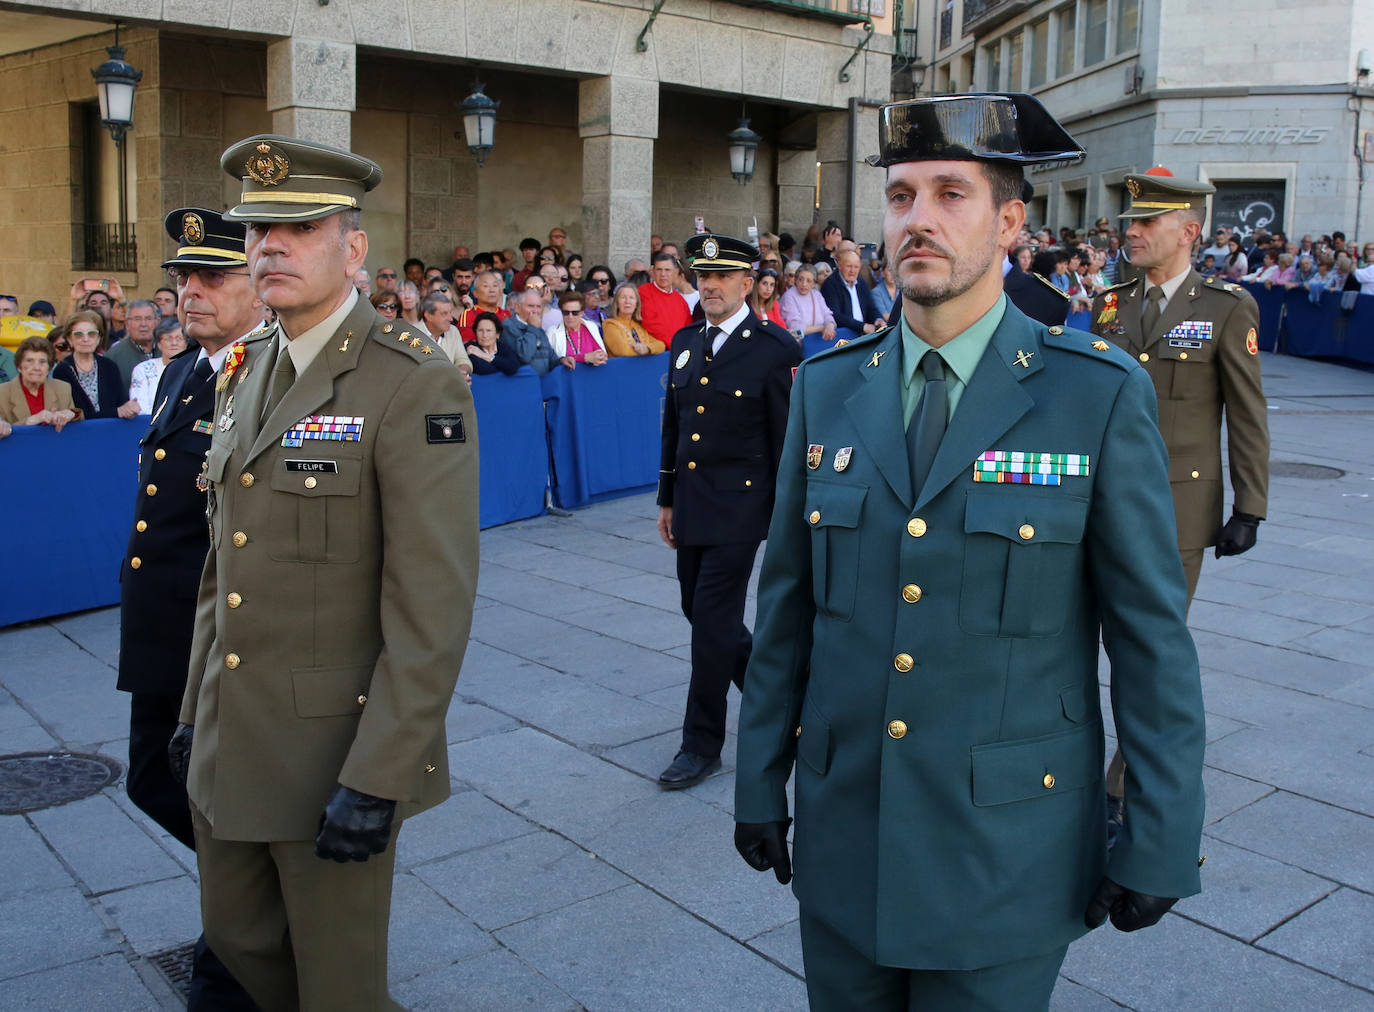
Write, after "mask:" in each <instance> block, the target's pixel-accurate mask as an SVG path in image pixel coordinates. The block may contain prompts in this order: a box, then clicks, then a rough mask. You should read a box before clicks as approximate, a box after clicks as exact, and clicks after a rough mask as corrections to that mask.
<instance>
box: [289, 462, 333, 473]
mask: <svg viewBox="0 0 1374 1012" xmlns="http://www.w3.org/2000/svg"><path fill="white" fill-rule="evenodd" d="M286 469H287V470H288V471H309V472H311V473H312V474H338V473H339V462H338V461H337V460H288V461H286Z"/></svg>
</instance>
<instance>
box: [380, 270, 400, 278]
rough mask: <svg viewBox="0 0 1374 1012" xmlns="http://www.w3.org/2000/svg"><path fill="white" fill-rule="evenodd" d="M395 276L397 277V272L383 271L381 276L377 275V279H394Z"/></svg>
mask: <svg viewBox="0 0 1374 1012" xmlns="http://www.w3.org/2000/svg"><path fill="white" fill-rule="evenodd" d="M395 276H396V272H395V271H382V272H381V273H379V274H378V275H377V277H379V278H394V277H395Z"/></svg>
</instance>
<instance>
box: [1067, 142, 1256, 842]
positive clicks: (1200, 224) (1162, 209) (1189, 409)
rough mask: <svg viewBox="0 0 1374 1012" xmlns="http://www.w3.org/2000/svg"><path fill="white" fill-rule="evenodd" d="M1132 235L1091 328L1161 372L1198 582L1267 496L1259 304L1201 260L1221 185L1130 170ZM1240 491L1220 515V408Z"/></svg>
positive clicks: (1184, 537) (1110, 779)
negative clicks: (1128, 275)
mask: <svg viewBox="0 0 1374 1012" xmlns="http://www.w3.org/2000/svg"><path fill="white" fill-rule="evenodd" d="M1126 190H1127V192H1128V193H1130V195H1131V206H1130V207H1129V208H1128V209H1127V210H1126V211H1125V212H1124V213H1123V214H1122V215H1121V217H1122V218H1124V219H1125V220H1126V221H1127V222H1128V223H1129V225H1128V227H1127V229H1126V243H1127V246H1128V248H1129V250H1130V254H1131V262H1132V264H1134V265H1135V266H1136V267H1137V268H1139V269H1140V273H1143V277H1142V276H1140V273H1138V274H1137V275H1136V277H1135V278H1133V279H1132V280H1128V281H1125V282H1123V283H1121V284H1118V285H1115V286H1113V287H1112V288H1109V289H1107V291H1105V292H1103V293H1102V294H1100V295H1098V296H1097V298H1096V299H1094V300H1093V323H1092V329H1093V333H1095V334H1100V335H1101V336H1103V337H1105V338H1106V339H1107V340H1109V341H1111V342H1112V343H1114V344H1118V345H1120V346H1121V347H1122V348H1124V349H1125V350H1126V351H1127V352H1128V353H1129V354H1130V355H1131V356H1132V357H1134V358H1135V359H1136V360H1137V361H1139V362H1140V363H1141V364H1142V365H1143V366H1144V368H1145V371H1146V372H1147V373H1149V375H1150V378H1151V379H1152V380H1153V381H1154V385H1155V393H1156V394H1157V395H1158V397H1159V430H1160V433H1161V434H1162V435H1163V437H1164V445H1165V446H1166V447H1167V448H1168V450H1169V483H1170V486H1171V488H1172V489H1173V497H1174V513H1175V516H1176V519H1177V524H1178V551H1179V556H1180V557H1181V559H1182V561H1183V571H1184V573H1185V574H1186V576H1187V579H1188V600H1189V601H1190V602H1191V601H1192V598H1193V591H1194V590H1196V589H1197V581H1198V574H1199V573H1200V572H1201V570H1202V553H1203V552H1204V551H1205V550H1206V549H1207V548H1208V547H1210V546H1213V545H1215V546H1216V547H1215V552H1216V557H1217V558H1221V557H1222V556H1223V555H1239V554H1241V553H1242V552H1248V551H1249V550H1250V549H1251V548H1253V547H1254V546H1255V537H1256V530H1257V528H1258V527H1259V524H1260V521H1261V520H1263V519H1264V516H1265V513H1266V511H1267V510H1268V501H1269V418H1268V413H1267V412H1268V405H1267V404H1266V402H1265V399H1264V389H1263V386H1262V384H1261V382H1260V363H1259V343H1258V328H1259V307H1258V306H1257V305H1256V304H1255V300H1254V298H1253V296H1251V295H1250V293H1249V292H1247V291H1246V290H1245V289H1244V288H1242V287H1241V286H1240V285H1236V284H1231V283H1230V282H1227V281H1225V280H1220V279H1217V278H1204V277H1202V275H1200V274H1198V272H1197V271H1195V270H1194V269H1193V266H1192V250H1193V244H1194V243H1195V242H1196V241H1197V239H1198V237H1199V236H1200V235H1201V234H1202V230H1203V228H1204V226H1205V225H1206V223H1207V197H1208V195H1209V194H1211V193H1214V192H1216V188H1215V187H1213V186H1211V185H1210V184H1208V183H1202V182H1199V181H1197V180H1189V179H1179V178H1177V177H1176V176H1174V175H1173V174H1172V173H1170V172H1169V170H1167V169H1164V168H1159V167H1156V168H1153V169H1151V170H1150V171H1149V172H1145V173H1142V174H1139V175H1129V176H1127V177H1126ZM1223 415H1224V416H1225V418H1226V447H1227V456H1228V458H1229V461H1230V465H1231V489H1232V492H1233V493H1234V497H1233V499H1234V501H1233V503H1232V512H1231V518H1230V519H1229V520H1227V521H1226V522H1225V523H1224V524H1223V523H1222V503H1223V500H1224V489H1223V488H1222V473H1221V420H1222V416H1223ZM1122 776H1123V765H1122V754H1121V750H1120V749H1118V750H1117V753H1116V755H1115V756H1114V757H1113V759H1112V763H1111V767H1110V769H1109V770H1108V771H1107V792H1108V794H1109V795H1110V799H1109V801H1108V810H1109V817H1110V820H1111V827H1112V829H1111V832H1112V833H1113V834H1115V832H1116V831H1117V827H1119V825H1120V822H1121V820H1122V818H1123V813H1122V801H1121V799H1122V797H1123V793H1124V788H1123V781H1122Z"/></svg>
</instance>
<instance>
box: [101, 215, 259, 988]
mask: <svg viewBox="0 0 1374 1012" xmlns="http://www.w3.org/2000/svg"><path fill="white" fill-rule="evenodd" d="M166 228H167V234H168V235H170V236H171V237H172V238H173V239H174V240H176V242H177V244H178V249H177V254H176V256H174V257H172V259H170V260H168V261H166V262H165V263H164V264H163V265H162V266H163V267H165V268H167V270H168V272H169V273H170V274H171V275H172V278H173V281H174V282H175V284H176V286H177V293H178V298H179V304H178V315H179V316H180V317H181V321H182V329H183V331H184V332H185V334H186V336H187V337H189V338H193V339H194V340H195V341H196V342H198V343H197V344H193V345H192V346H191V348H190V349H189V350H187V351H186V352H184V353H182V354H181V355H179V356H177V358H176V359H174V360H173V361H172V362H171V363H170V364H169V365H168V366H167V369H166V370H165V371H164V372H163V374H162V379H161V380H160V381H159V384H158V388H157V393H156V395H155V396H154V398H153V405H154V407H153V418H152V422H151V423H150V424H149V426H148V431H147V432H146V433H145V434H144V436H143V439H142V446H141V449H140V453H139V476H138V477H139V481H138V501H137V502H136V503H135V506H134V528H133V531H132V532H131V533H130V535H129V547H128V550H127V552H126V554H125V558H124V562H123V566H122V569H121V572H120V605H121V612H120V633H119V681H118V683H117V687H118V688H119V689H121V690H123V691H124V692H128V693H131V698H130V701H129V777H128V785H127V789H128V793H129V800H131V801H132V802H133V803H134V804H135V805H137V806H138V807H139V808H140V809H142V810H143V811H144V812H146V813H147V814H148V815H150V816H151V817H152V818H153V819H154V821H156V822H157V824H158V825H160V826H161V827H162V828H163V829H165V830H166V831H167V832H168V833H170V834H171V835H172V836H174V837H176V838H177V839H178V840H180V841H181V842H182V843H183V844H185V845H186V846H187V847H190V848H191V849H193V850H194V849H195V837H194V835H193V833H192V830H191V811H190V807H189V805H188V803H187V799H186V788H185V787H184V786H182V784H181V783H180V782H178V781H177V780H176V779H175V778H174V777H173V776H172V773H171V769H170V767H169V765H168V761H167V743H168V741H170V740H171V737H172V733H173V732H174V731H175V730H176V726H177V715H178V714H179V712H180V710H181V697H182V693H183V692H184V691H185V689H186V672H187V663H188V660H189V658H190V654H191V632H192V629H193V628H194V625H195V608H196V595H197V593H198V591H199V589H200V574H201V569H202V567H203V566H204V564H205V553H206V551H207V550H208V548H209V537H208V533H207V530H206V523H205V493H204V491H202V489H201V488H200V487H199V483H198V480H199V478H200V473H201V468H202V466H203V465H204V462H205V452H206V450H208V449H209V447H210V432H211V421H210V418H211V415H212V413H213V412H214V408H215V378H214V377H215V374H216V372H217V371H218V368H219V366H220V365H221V364H223V362H224V359H225V356H226V355H227V354H228V353H229V349H230V346H231V345H232V344H233V343H234V342H235V341H236V340H237V339H238V338H241V337H243V336H244V335H245V334H247V333H248V332H249V331H251V330H252V329H253V328H254V327H256V326H257V325H259V324H260V323H261V322H262V303H261V302H259V301H258V300H257V298H256V297H255V296H254V294H253V285H252V280H251V279H250V278H249V277H248V269H247V258H246V257H245V256H244V251H243V236H244V227H243V225H242V224H239V223H237V222H226V221H224V220H223V219H222V218H221V217H220V216H219V215H218V214H217V213H215V212H214V211H207V210H203V209H201V208H181V209H179V210H176V211H172V212H171V213H170V214H168V215H167V219H166ZM189 1008H190V1009H192V1010H193V1012H194V1010H197V1009H200V1010H206V1009H217V1010H219V1009H245V1010H246V1009H256V1008H257V1005H256V1004H254V1003H253V1001H252V999H250V998H249V997H248V995H247V994H246V993H245V992H244V991H243V990H242V988H241V987H240V986H239V984H238V983H237V982H236V981H235V980H234V978H233V977H232V976H231V975H230V973H229V971H228V970H227V969H225V967H224V966H223V965H222V964H221V963H220V962H219V960H218V959H216V958H215V956H214V954H213V953H212V952H210V950H209V949H208V948H207V947H206V945H205V943H204V939H202V940H201V941H200V942H199V943H198V944H197V947H196V957H195V964H194V968H193V973H192V978H191V994H190V999H189Z"/></svg>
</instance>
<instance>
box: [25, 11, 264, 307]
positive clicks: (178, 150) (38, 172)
mask: <svg viewBox="0 0 1374 1012" xmlns="http://www.w3.org/2000/svg"><path fill="white" fill-rule="evenodd" d="M120 41H121V43H123V45H124V47H125V49H126V57H125V58H126V59H127V60H128V61H129V62H130V63H131V64H133V65H134V66H135V67H137V68H139V69H141V70H142V71H143V80H142V82H141V83H140V85H139V89H138V95H137V98H136V99H135V103H134V138H133V143H132V144H130V146H129V147H130V159H129V165H128V169H129V189H130V193H129V207H130V210H131V221H132V222H133V224H134V226H135V229H136V235H137V238H138V246H139V256H138V269H137V270H135V271H129V272H123V273H117V274H115V277H116V278H117V279H118V281H119V283H120V284H121V285H122V286H123V288H124V290H125V292H126V293H127V294H128V295H129V296H130V297H131V298H147V297H149V296H150V295H151V294H152V292H153V291H154V290H155V289H156V288H158V287H159V286H160V285H162V284H163V282H164V275H163V272H162V269H161V266H160V265H161V263H162V261H163V260H164V259H166V258H167V257H168V256H170V255H171V254H172V253H173V252H174V250H175V245H174V244H173V242H172V240H171V239H170V238H168V237H167V235H166V233H165V232H164V231H163V228H162V220H163V217H164V215H165V214H166V212H167V211H168V210H170V209H172V208H175V207H181V206H188V205H198V206H204V207H213V208H220V207H223V206H224V205H225V200H226V197H227V195H228V193H232V192H234V187H233V186H232V184H231V185H230V186H229V187H228V190H227V192H226V187H225V185H224V181H225V180H226V179H227V177H225V176H224V175H223V174H222V173H221V172H220V168H219V156H220V152H222V151H223V150H224V148H225V145H226V141H225V137H226V136H230V137H235V136H244V135H245V133H251V132H256V131H258V130H264V129H267V127H268V125H269V124H270V117H269V116H268V115H267V113H266V109H265V106H264V104H263V101H264V100H263V96H264V93H265V82H266V71H265V65H264V47H263V46H262V45H260V44H256V43H251V42H232V41H227V40H215V39H195V38H190V37H185V36H178V35H173V34H167V33H164V34H160V35H159V34H157V33H154V32H151V31H146V30H136V31H125V32H122V33H121V36H120ZM112 42H113V34H110V35H103V36H92V37H87V38H81V39H75V40H72V41H71V42H67V43H63V44H61V45H56V46H51V47H47V48H45V49H41V50H33V51H29V52H25V53H17V54H13V55H10V56H5V57H2V58H0V136H3V137H4V138H5V141H4V144H5V153H6V156H7V157H5V158H4V159H0V228H2V229H3V230H4V234H5V236H6V240H7V241H6V242H5V243H4V244H3V246H0V287H3V288H4V289H5V290H6V291H7V292H14V293H16V294H18V295H19V296H20V301H21V302H22V303H23V304H24V305H23V306H22V307H21V308H24V307H27V304H28V303H29V302H30V301H32V300H33V299H39V298H44V299H48V300H49V301H51V302H52V303H53V304H54V305H55V306H57V307H58V310H59V312H60V311H61V310H62V309H63V308H64V306H65V303H66V297H67V292H68V291H69V289H70V288H71V284H72V281H73V280H75V279H77V278H80V277H84V276H88V275H91V276H103V275H107V274H109V273H111V272H109V271H87V270H80V269H76V268H73V266H72V264H73V260H72V236H71V223H72V222H73V221H77V220H80V218H81V215H82V209H83V205H84V196H83V193H82V186H83V185H84V183H85V180H84V175H85V172H84V166H83V165H82V156H81V148H80V144H81V138H80V135H79V131H77V130H75V129H73V124H72V122H71V117H70V115H69V106H70V105H71V104H73V103H80V102H87V101H94V99H95V85H94V82H93V81H92V79H91V75H90V69H91V68H92V67H95V66H97V65H98V64H100V63H101V62H103V61H104V60H105V59H106V53H105V49H104V47H105V46H107V45H109V44H111V43H112ZM241 131H242V132H241ZM98 141H99V143H101V144H103V145H110V144H111V143H112V142H111V141H110V140H109V135H108V134H107V133H106V132H104V131H103V130H102V131H101V132H100V135H99V138H98ZM102 203H110V204H111V206H110V209H109V211H108V215H107V216H108V218H109V220H111V221H114V220H117V211H116V210H114V206H113V203H112V202H104V201H102Z"/></svg>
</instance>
